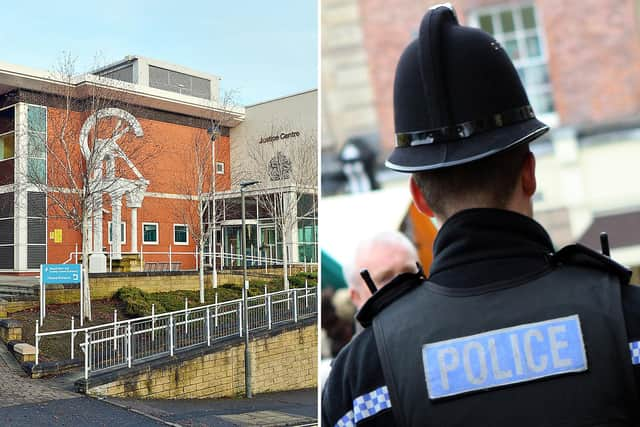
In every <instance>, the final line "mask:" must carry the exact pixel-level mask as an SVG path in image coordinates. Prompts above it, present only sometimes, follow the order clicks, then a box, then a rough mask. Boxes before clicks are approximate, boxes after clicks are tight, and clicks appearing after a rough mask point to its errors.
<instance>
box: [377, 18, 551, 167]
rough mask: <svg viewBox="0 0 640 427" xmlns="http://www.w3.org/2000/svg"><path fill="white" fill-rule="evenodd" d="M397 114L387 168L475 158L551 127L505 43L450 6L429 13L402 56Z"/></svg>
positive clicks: (396, 90)
mask: <svg viewBox="0 0 640 427" xmlns="http://www.w3.org/2000/svg"><path fill="white" fill-rule="evenodd" d="M394 113H395V132H396V146H395V149H394V150H393V152H392V153H391V155H390V156H389V158H388V160H387V162H386V166H387V167H389V168H391V169H394V170H397V171H400V172H419V171H424V170H432V169H439V168H445V167H449V166H455V165H460V164H463V163H468V162H471V161H474V160H478V159H481V158H483V157H487V156H490V155H492V154H495V153H498V152H500V151H503V150H506V149H508V148H511V147H514V146H516V145H518V144H522V143H526V142H530V141H532V140H533V139H535V138H537V137H539V136H540V135H542V134H544V133H545V132H547V131H548V130H549V127H548V126H547V125H545V124H544V123H542V122H540V121H539V120H537V119H536V117H535V114H534V112H533V109H532V108H531V105H530V104H529V100H528V98H527V94H526V93H525V90H524V88H523V86H522V83H521V82H520V78H519V77H518V73H517V71H516V70H515V68H514V66H513V64H512V63H511V60H510V59H509V57H508V56H507V53H506V52H505V51H504V49H503V48H502V47H501V46H500V44H498V42H497V41H496V40H495V39H494V38H492V37H491V36H490V35H489V34H487V33H485V32H483V31H481V30H479V29H476V28H470V27H463V26H461V25H459V24H458V20H457V18H456V15H455V12H454V10H453V8H451V7H450V6H443V5H441V6H435V7H433V8H431V9H430V10H429V11H428V12H427V14H426V15H425V16H424V18H423V19H422V22H421V24H420V33H419V36H418V38H417V39H415V40H413V41H412V42H411V43H410V44H409V45H408V46H407V48H406V49H405V51H404V52H403V54H402V56H401V57H400V60H399V62H398V66H397V68H396V77H395V84H394Z"/></svg>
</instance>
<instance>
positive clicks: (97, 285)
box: [7, 272, 264, 312]
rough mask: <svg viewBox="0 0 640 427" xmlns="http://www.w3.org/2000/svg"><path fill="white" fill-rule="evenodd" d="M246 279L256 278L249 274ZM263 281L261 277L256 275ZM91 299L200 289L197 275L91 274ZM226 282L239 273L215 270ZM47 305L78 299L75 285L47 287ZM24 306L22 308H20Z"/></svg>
mask: <svg viewBox="0 0 640 427" xmlns="http://www.w3.org/2000/svg"><path fill="white" fill-rule="evenodd" d="M248 277H249V280H254V279H256V277H254V276H251V275H248ZM259 279H260V280H264V279H263V278H259ZM90 283H91V284H90V287H91V299H92V300H97V299H109V298H112V297H113V296H114V295H115V293H116V291H117V290H118V289H120V288H123V287H135V288H139V289H142V290H143V291H145V292H149V293H153V292H172V291H197V290H198V289H200V285H199V282H198V274H197V273H196V272H194V273H192V274H175V275H171V274H162V275H151V274H150V275H148V276H113V277H91V279H90ZM225 283H233V284H236V285H241V284H242V275H239V274H233V275H232V274H220V273H218V285H222V284H225ZM204 285H205V287H211V275H205V279H204ZM46 298H47V304H67V303H75V302H79V301H80V290H79V288H78V287H74V288H65V289H52V288H47V291H46ZM37 305H38V302H37V301H16V302H9V303H8V306H7V311H9V312H15V311H20V310H22V309H25V308H29V307H32V306H37ZM21 307H23V308H21Z"/></svg>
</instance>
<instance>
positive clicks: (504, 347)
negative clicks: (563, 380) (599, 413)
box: [422, 314, 587, 399]
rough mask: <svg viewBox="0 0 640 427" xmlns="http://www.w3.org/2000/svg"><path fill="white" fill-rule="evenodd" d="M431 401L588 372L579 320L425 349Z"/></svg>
mask: <svg viewBox="0 0 640 427" xmlns="http://www.w3.org/2000/svg"><path fill="white" fill-rule="evenodd" d="M422 361H423V364H424V371H425V377H426V381H427V391H428V394H429V398H430V399H439V398H442V397H447V396H454V395H457V394H462V393H467V392H470V391H475V390H486V389H491V388H494V387H500V386H503V385H507V384H515V383H521V382H526V381H533V380H536V379H539V378H544V377H549V376H554V375H562V374H568V373H571V372H582V371H586V370H587V356H586V354H585V350H584V341H583V338H582V330H581V328H580V318H579V317H578V315H577V314H576V315H573V316H569V317H562V318H557V319H551V320H545V321H543V322H538V323H528V324H524V325H519V326H514V327H510V328H505V329H498V330H494V331H489V332H484V333H481V334H477V335H471V336H467V337H461V338H455V339H451V340H446V341H439V342H435V343H429V344H425V345H424V346H423V347H422Z"/></svg>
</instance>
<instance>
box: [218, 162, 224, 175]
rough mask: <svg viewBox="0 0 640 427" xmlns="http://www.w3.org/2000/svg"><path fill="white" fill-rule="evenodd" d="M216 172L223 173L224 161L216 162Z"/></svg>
mask: <svg viewBox="0 0 640 427" xmlns="http://www.w3.org/2000/svg"><path fill="white" fill-rule="evenodd" d="M216 173H217V174H218V175H224V162H216Z"/></svg>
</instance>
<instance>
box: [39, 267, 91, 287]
mask: <svg viewBox="0 0 640 427" xmlns="http://www.w3.org/2000/svg"><path fill="white" fill-rule="evenodd" d="M81 267H82V265H81V264H42V265H41V266H40V274H41V275H42V283H43V284H44V285H57V284H75V283H80V276H81V274H80V268H81Z"/></svg>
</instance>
